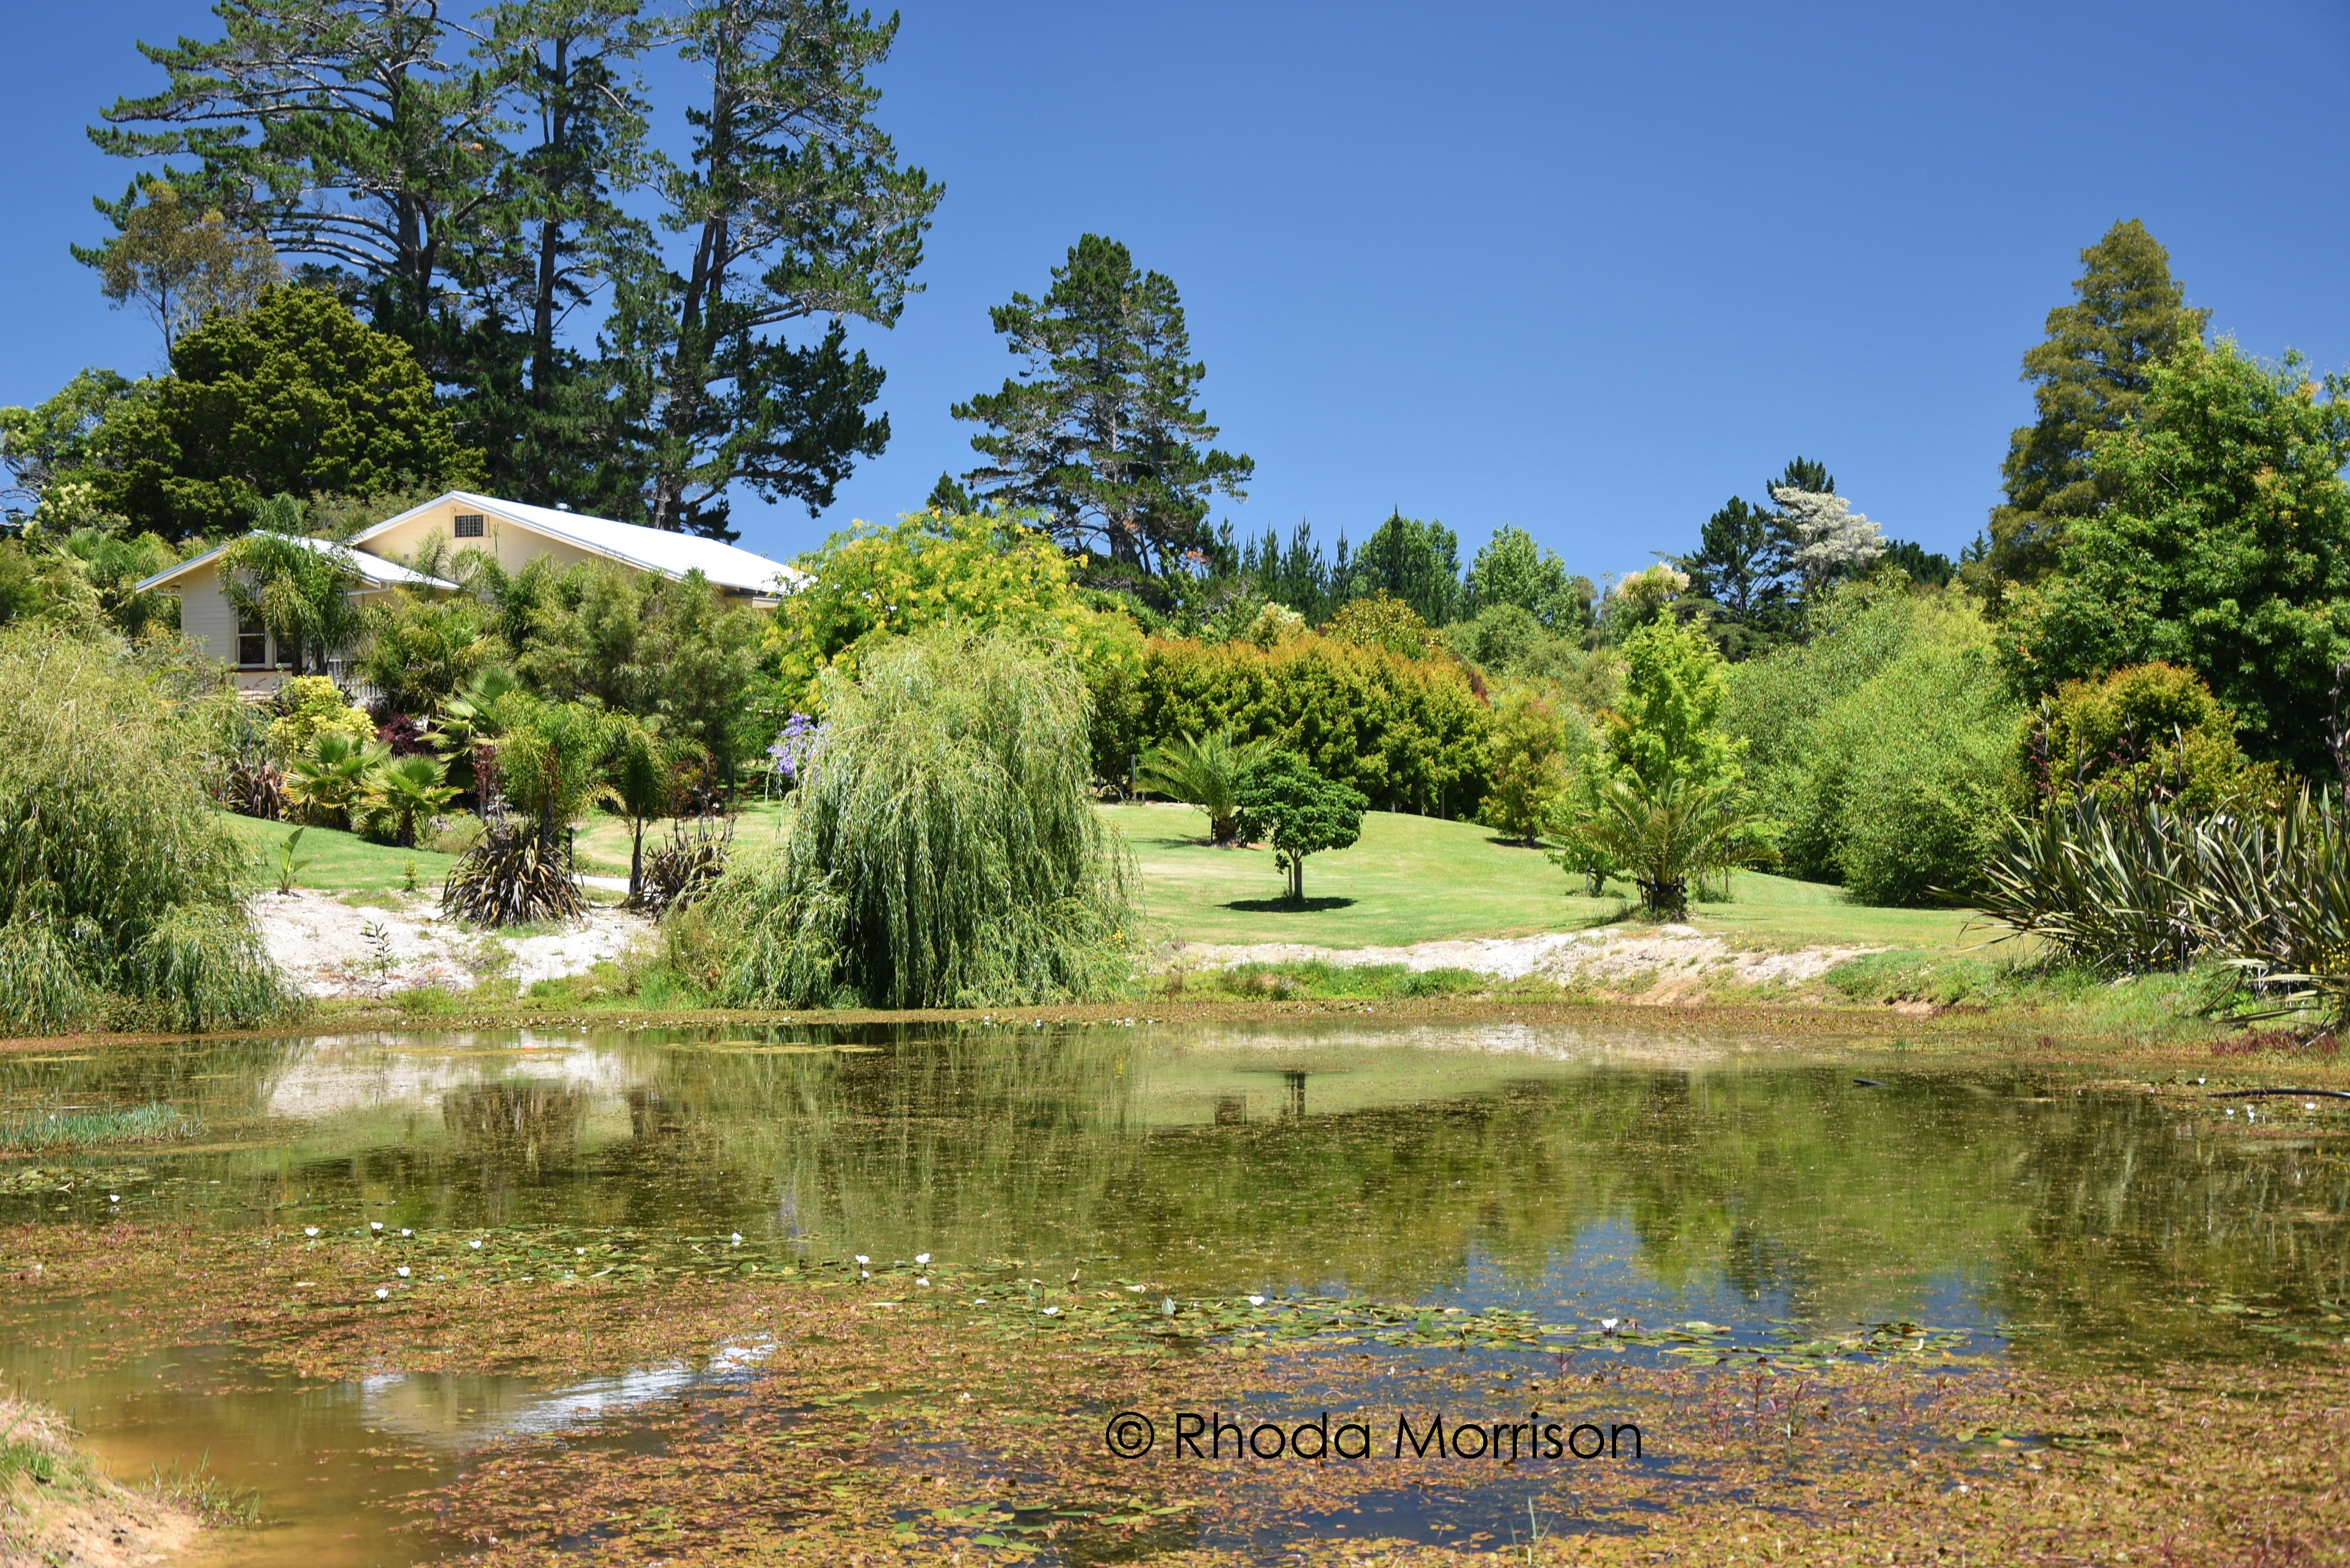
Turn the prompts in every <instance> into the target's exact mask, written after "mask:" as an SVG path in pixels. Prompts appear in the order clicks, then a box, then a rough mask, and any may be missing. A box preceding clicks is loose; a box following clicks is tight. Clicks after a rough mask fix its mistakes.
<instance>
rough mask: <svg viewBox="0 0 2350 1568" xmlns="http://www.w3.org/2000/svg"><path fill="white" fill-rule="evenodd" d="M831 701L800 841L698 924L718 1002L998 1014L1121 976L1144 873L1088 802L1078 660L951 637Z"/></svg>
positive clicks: (868, 673)
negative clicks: (988, 1009) (1138, 880)
mask: <svg viewBox="0 0 2350 1568" xmlns="http://www.w3.org/2000/svg"><path fill="white" fill-rule="evenodd" d="M821 689H822V697H823V704H822V705H823V709H824V714H825V726H824V730H823V733H822V737H821V739H820V740H819V741H818V742H817V743H816V747H815V750H814V752H813V753H812V755H811V757H810V758H809V760H808V763H807V764H806V767H805V768H804V770H803V775H802V777H803V783H802V785H801V789H800V792H799V795H798V799H799V803H800V805H799V814H798V818H797V821H796V823H795V827H794V830H793V833H792V836H791V838H790V840H789V841H788V842H787V843H786V844H785V846H784V847H783V848H782V849H781V850H780V851H778V852H776V853H775V854H771V855H764V856H756V857H744V858H743V860H742V861H741V862H739V863H738V864H737V865H736V866H735V867H733V869H731V870H729V871H728V872H727V874H726V875H725V877H723V879H721V881H720V882H719V884H718V886H717V887H716V888H715V889H713V890H712V893H711V895H710V897H709V898H707V899H705V900H703V902H702V905H701V906H700V907H698V908H697V909H695V910H694V911H692V914H693V916H694V919H695V924H696V927H697V929H700V930H701V931H702V932H704V933H706V935H705V936H704V937H703V938H702V940H703V941H704V943H706V948H705V953H706V957H705V958H704V959H703V960H702V961H700V962H698V963H695V964H692V965H690V966H689V967H691V968H695V969H698V970H700V971H702V972H703V973H707V974H711V975H712V976H713V978H714V980H715V983H716V989H717V991H718V992H719V994H720V999H721V1000H722V1001H723V1002H726V1003H728V1004H731V1005H734V1006H774V1005H785V1006H793V1007H806V1006H818V1005H826V1004H854V1003H863V1004H864V1005H867V1006H873V1007H976V1006H1005V1005H1016V1004H1028V1003H1037V1002H1055V1001H1066V1000H1070V999H1075V998H1083V997H1090V996H1099V995H1104V994H1107V993H1108V992H1113V991H1115V990H1116V989H1118V988H1119V987H1120V986H1122V985H1123V984H1124V983H1125V981H1126V980H1127V977H1128V952H1129V950H1130V948H1131V946H1132V945H1133V942H1134V934H1135V933H1134V920H1135V915H1134V909H1133V872H1132V870H1131V867H1130V862H1129V860H1128V856H1127V853H1126V850H1125V846H1124V845H1123V844H1122V843H1121V842H1119V841H1118V838H1117V836H1116V835H1115V833H1114V832H1113V831H1111V830H1109V829H1106V828H1105V827H1104V826H1102V825H1101V823H1100V821H1099V819H1098V818H1097V817H1096V816H1095V815H1094V812H1093V809H1092V806H1091V804H1090V799H1089V796H1088V794H1087V776H1088V766H1087V746H1086V737H1087V725H1088V722H1089V721H1090V719H1091V712H1090V703H1089V701H1088V699H1087V693H1086V688H1085V685H1084V682H1083V681H1082V680H1081V679H1080V678H1079V676H1078V674H1077V672H1076V669H1075V667H1074V666H1073V665H1072V664H1071V663H1070V662H1069V661H1068V660H1067V659H1065V658H1063V657H1061V656H1059V655H1056V654H1050V653H1045V652H1040V651H1038V650H1037V649H1035V647H1034V646H1033V645H1030V644H1027V643H1024V642H1022V641H1019V640H1015V639H1011V638H1008V637H1003V636H997V635H992V634H990V635H977V636H974V635H972V634H971V633H969V632H966V631H964V630H962V629H959V628H955V627H952V626H949V627H944V628H937V629H934V630H931V631H927V632H924V633H921V634H920V635H918V636H916V637H912V638H909V639H903V640H901V641H899V642H896V643H892V644H889V645H885V646H882V647H879V648H875V649H870V650H869V651H868V655H867V657H866V658H865V659H864V662H863V665H862V668H861V670H860V672H859V673H858V676H857V677H856V678H855V679H854V680H850V679H849V678H848V677H847V676H846V675H844V674H842V673H840V672H838V671H829V672H827V674H826V675H824V676H823V677H822V686H821Z"/></svg>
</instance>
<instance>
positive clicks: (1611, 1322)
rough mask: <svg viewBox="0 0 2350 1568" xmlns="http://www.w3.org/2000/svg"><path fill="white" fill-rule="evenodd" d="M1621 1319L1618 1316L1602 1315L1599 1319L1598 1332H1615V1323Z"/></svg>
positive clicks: (1620, 1321) (1621, 1320)
mask: <svg viewBox="0 0 2350 1568" xmlns="http://www.w3.org/2000/svg"><path fill="white" fill-rule="evenodd" d="M1623 1321H1624V1320H1623V1319H1622V1318H1620V1317H1603V1318H1601V1319H1600V1320H1599V1332H1600V1333H1602V1334H1613V1333H1615V1332H1616V1325H1617V1324H1619V1323H1622V1322H1623Z"/></svg>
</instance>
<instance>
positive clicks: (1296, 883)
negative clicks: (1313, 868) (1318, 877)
mask: <svg viewBox="0 0 2350 1568" xmlns="http://www.w3.org/2000/svg"><path fill="white" fill-rule="evenodd" d="M1289 901H1290V902H1291V903H1293V904H1302V903H1304V902H1305V856H1303V855H1293V856H1291V857H1289Z"/></svg>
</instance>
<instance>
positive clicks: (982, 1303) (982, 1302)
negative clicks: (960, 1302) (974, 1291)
mask: <svg viewBox="0 0 2350 1568" xmlns="http://www.w3.org/2000/svg"><path fill="white" fill-rule="evenodd" d="M971 1304H972V1305H973V1306H985V1305H986V1304H987V1298H986V1297H985V1296H982V1297H980V1298H979V1299H978V1300H977V1301H975V1302H973V1303H971Z"/></svg>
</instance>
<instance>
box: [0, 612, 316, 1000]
mask: <svg viewBox="0 0 2350 1568" xmlns="http://www.w3.org/2000/svg"><path fill="white" fill-rule="evenodd" d="M201 750H202V737H201V734H200V732H199V725H198V722H197V720H196V718H195V717H194V716H193V715H192V713H191V711H190V710H189V706H188V704H187V703H186V702H185V701H179V700H175V698H174V694H173V692H172V691H171V690H170V689H169V687H168V685H167V683H166V681H165V680H162V679H161V678H160V677H159V676H158V675H157V674H156V673H155V672H154V671H152V670H149V669H148V668H147V667H145V666H144V665H142V664H141V663H140V661H139V660H138V659H135V658H134V657H133V656H132V655H131V654H130V652H129V651H128V650H127V649H125V648H124V646H123V645H122V644H121V643H120V642H119V641H116V640H114V639H110V638H100V639H88V640H83V639H73V638H69V637H67V636H65V635H62V634H59V633H57V632H53V631H48V630H46V629H41V628H26V629H25V630H21V631H12V632H10V633H7V634H5V635H0V1029H5V1031H6V1032H8V1033H55V1032H57V1031H58V1030H60V1029H66V1028H71V1027H73V1026H75V1025H77V1024H78V1023H86V1022H90V1021H92V1020H94V1019H96V1018H97V1017H99V1016H101V1015H103V1016H105V1017H107V1018H109V1020H113V1021H118V1022H126V1023H127V1022H137V1023H149V1024H154V1025H158V1026H161V1027H168V1028H180V1029H200V1028H213V1027H216V1026H220V1025H224V1024H238V1023H255V1022H258V1021H260V1020H262V1019H264V1018H266V1017H268V1016H270V1015H272V1014H274V1013H276V1012H280V1011H281V1010H283V1009H284V1008H285V1007H286V1005H287V1002H288V996H287V992H286V988H285V985H284V982H283V981H282V979H281V978H280V976H279V974H278V972H277V970H276V966H275V965H273V964H272V963H271V962H270V961H269V959H268V956H267V955H266V954H265V952H264V951H263V950H262V947H261V943H260V940H259V939H258V938H257V937H256V936H255V933H254V929H253V926H252V923H251V921H250V920H248V919H247V918H246V917H245V914H244V908H243V905H242V902H241V894H242V891H243V888H244V883H245V881H246V879H247V878H248V877H249V876H250V867H248V865H247V863H246V860H245V857H244V852H243V851H242V850H241V849H239V848H238V846H237V845H236V842H235V840H234V838H232V837H231V836H229V834H228V833H227V831H226V830H225V829H224V828H223V827H222V826H221V825H220V824H219V822H218V821H217V820H216V819H215V817H214V815H213V809H212V806H211V805H210V804H209V803H208V801H207V800H206V798H205V795H204V791H203V782H202V780H203V768H202V767H201V766H200V765H198V763H197V762H196V760H195V759H196V757H197V755H198V754H199V753H200V752H201Z"/></svg>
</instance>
